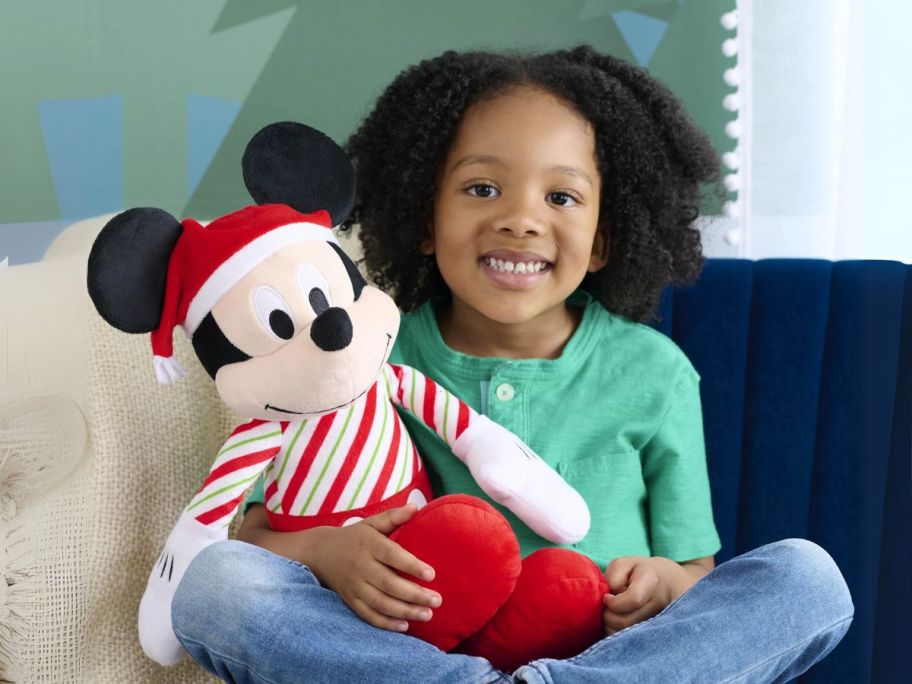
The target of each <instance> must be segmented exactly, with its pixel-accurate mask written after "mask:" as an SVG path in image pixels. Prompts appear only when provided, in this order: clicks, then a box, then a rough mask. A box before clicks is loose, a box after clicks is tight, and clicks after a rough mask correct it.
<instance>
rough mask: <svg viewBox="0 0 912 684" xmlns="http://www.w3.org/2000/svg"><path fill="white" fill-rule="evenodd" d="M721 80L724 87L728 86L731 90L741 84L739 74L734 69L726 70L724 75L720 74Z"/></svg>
mask: <svg viewBox="0 0 912 684" xmlns="http://www.w3.org/2000/svg"><path fill="white" fill-rule="evenodd" d="M722 79H723V80H724V81H725V84H726V85H730V86H731V87H732V88H735V87H737V86H738V85H740V84H741V72H740V71H738V70H737V69H736V68H735V67H732V68H731V69H726V70H725V73H724V74H722Z"/></svg>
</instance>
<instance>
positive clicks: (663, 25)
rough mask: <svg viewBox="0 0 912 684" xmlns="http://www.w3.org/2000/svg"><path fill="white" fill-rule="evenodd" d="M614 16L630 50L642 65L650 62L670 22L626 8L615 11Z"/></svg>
mask: <svg viewBox="0 0 912 684" xmlns="http://www.w3.org/2000/svg"><path fill="white" fill-rule="evenodd" d="M611 16H612V17H614V23H615V24H617V27H618V29H620V31H621V35H623V36H624V40H625V41H627V45H628V46H629V47H630V51H631V52H632V53H633V56H634V57H635V58H636V61H637V62H639V64H640V66H646V65H647V64H649V60H651V59H652V56H653V55H654V54H655V51H656V48H658V47H659V43H661V42H662V38H664V37H665V32H666V31H667V30H668V22H667V21H662V20H661V19H655V18H654V17H648V16H646V15H645V14H640V13H639V12H631V11H629V10H624V11H622V12H615V13H614V14H612V15H611Z"/></svg>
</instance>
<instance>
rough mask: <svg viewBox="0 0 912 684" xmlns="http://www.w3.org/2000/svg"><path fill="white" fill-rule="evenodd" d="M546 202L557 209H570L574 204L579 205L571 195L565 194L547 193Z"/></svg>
mask: <svg viewBox="0 0 912 684" xmlns="http://www.w3.org/2000/svg"><path fill="white" fill-rule="evenodd" d="M548 201H549V202H551V204H556V205H557V206H559V207H572V206H573V205H574V204H579V201H578V200H577V199H576V198H575V197H574V196H573V195H570V194H568V193H566V192H549V193H548Z"/></svg>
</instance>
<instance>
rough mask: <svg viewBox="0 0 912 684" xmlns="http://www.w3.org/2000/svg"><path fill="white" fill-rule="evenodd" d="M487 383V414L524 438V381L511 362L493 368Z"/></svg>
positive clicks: (525, 436)
mask: <svg viewBox="0 0 912 684" xmlns="http://www.w3.org/2000/svg"><path fill="white" fill-rule="evenodd" d="M487 385H488V386H487V410H488V411H487V412H488V416H489V417H490V418H491V420H493V421H495V422H497V423H500V424H501V425H503V426H504V427H505V428H507V429H509V430H511V431H512V432H513V433H514V434H516V435H517V436H518V437H519V438H520V439H522V440H526V439H527V435H526V432H527V430H526V427H527V426H526V420H525V410H524V407H525V401H524V395H525V381H524V380H523V379H522V378H521V376H520V375H518V374H517V373H516V372H515V368H514V367H513V364H511V363H509V362H507V363H503V364H501V365H499V366H497V367H496V368H494V370H493V371H492V372H491V379H490V381H489V382H488V383H487Z"/></svg>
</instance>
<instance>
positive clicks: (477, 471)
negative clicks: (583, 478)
mask: <svg viewBox="0 0 912 684" xmlns="http://www.w3.org/2000/svg"><path fill="white" fill-rule="evenodd" d="M385 375H386V379H387V384H388V386H389V389H390V396H391V397H392V400H393V401H394V402H395V403H396V404H398V405H399V406H402V407H403V408H404V409H406V410H407V411H409V412H411V413H412V414H413V415H415V416H416V417H417V418H419V419H420V420H421V421H422V422H424V423H425V424H426V425H427V426H428V427H430V428H431V429H433V430H434V431H435V432H436V433H437V434H438V435H439V436H440V437H441V439H443V440H444V441H445V442H446V443H447V444H448V445H449V446H450V448H451V449H452V450H453V453H454V454H455V456H456V458H458V459H459V460H460V461H462V462H463V463H465V465H466V467H467V468H468V469H469V472H471V473H472V477H474V478H475V481H476V482H477V483H478V486H479V487H481V489H482V490H483V491H484V492H485V493H486V494H487V495H488V496H490V497H491V498H492V499H493V500H494V501H496V502H497V503H499V504H501V505H502V506H506V507H507V508H509V509H510V510H511V511H513V512H514V513H515V514H516V516H517V517H518V518H519V519H520V520H522V521H523V522H524V523H526V525H528V526H529V528H530V529H531V530H533V531H534V532H535V533H536V534H538V535H540V536H542V537H544V538H545V539H549V540H551V541H553V542H556V543H558V544H573V543H575V542H578V541H579V540H580V539H582V538H583V537H584V536H586V533H587V532H588V531H589V508H588V507H587V506H586V502H585V501H584V500H583V498H582V497H581V496H580V495H579V493H578V492H577V491H576V490H575V489H573V488H572V487H571V486H570V485H568V484H567V483H566V482H565V481H564V479H563V478H562V477H561V476H560V475H558V474H557V472H556V471H555V470H554V469H552V468H551V467H550V466H549V465H548V464H547V463H545V462H544V461H543V460H542V459H541V457H539V456H538V454H536V453H535V452H534V451H532V449H530V448H529V447H528V446H527V445H526V444H524V443H523V441H522V440H520V439H519V437H517V436H516V435H514V434H513V433H512V432H510V431H509V430H507V429H506V428H504V427H502V426H500V425H498V424H497V423H495V422H494V421H492V420H491V419H490V418H488V417H487V416H482V415H480V414H479V413H477V412H476V411H474V410H472V408H471V407H470V406H468V404H466V403H465V402H463V401H461V400H460V399H459V398H457V397H456V396H455V395H453V394H452V393H450V392H449V391H447V390H445V389H444V388H443V387H441V386H440V385H438V384H437V383H435V382H434V381H433V380H431V379H430V378H428V377H426V376H425V375H423V374H422V373H420V372H419V371H417V370H415V369H414V368H411V367H409V366H398V365H392V364H389V365H388V366H386V373H385Z"/></svg>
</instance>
